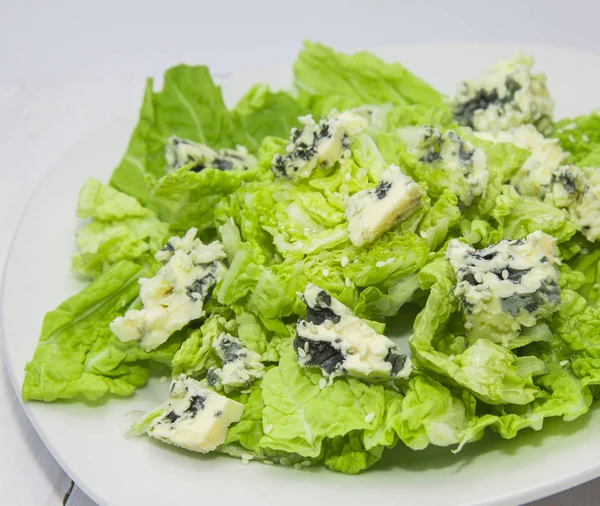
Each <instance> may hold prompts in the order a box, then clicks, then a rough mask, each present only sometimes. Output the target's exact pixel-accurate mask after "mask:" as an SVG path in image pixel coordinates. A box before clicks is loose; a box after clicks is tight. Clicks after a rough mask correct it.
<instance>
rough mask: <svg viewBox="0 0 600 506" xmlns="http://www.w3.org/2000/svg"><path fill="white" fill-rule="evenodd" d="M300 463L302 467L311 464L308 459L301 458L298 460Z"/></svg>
mask: <svg viewBox="0 0 600 506" xmlns="http://www.w3.org/2000/svg"><path fill="white" fill-rule="evenodd" d="M300 464H301V465H302V467H310V466H312V464H311V463H310V460H303V461H302V462H300Z"/></svg>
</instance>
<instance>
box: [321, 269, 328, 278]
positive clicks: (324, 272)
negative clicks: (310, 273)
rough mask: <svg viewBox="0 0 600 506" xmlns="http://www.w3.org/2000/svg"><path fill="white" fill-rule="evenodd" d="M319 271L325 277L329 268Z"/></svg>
mask: <svg viewBox="0 0 600 506" xmlns="http://www.w3.org/2000/svg"><path fill="white" fill-rule="evenodd" d="M321 273H322V274H323V276H325V277H327V276H329V269H323V270H322V271H321Z"/></svg>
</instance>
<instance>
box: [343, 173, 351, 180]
mask: <svg viewBox="0 0 600 506" xmlns="http://www.w3.org/2000/svg"><path fill="white" fill-rule="evenodd" d="M351 179H352V176H351V175H350V173H348V174H346V175H345V176H344V180H345V181H346V182H349V181H350V180H351Z"/></svg>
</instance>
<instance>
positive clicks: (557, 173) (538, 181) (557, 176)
mask: <svg viewBox="0 0 600 506" xmlns="http://www.w3.org/2000/svg"><path fill="white" fill-rule="evenodd" d="M475 135H476V136H477V137H479V138H480V139H484V140H488V141H492V142H508V143H512V144H514V145H515V146H518V147H519V148H523V149H526V150H528V151H529V152H530V153H531V155H530V156H529V158H528V159H527V160H526V161H525V163H524V164H523V166H522V167H521V169H519V172H517V174H516V175H515V176H514V177H513V178H512V179H511V181H510V183H511V184H512V185H513V186H514V187H515V188H516V189H517V191H518V192H519V193H520V194H521V195H526V196H529V197H537V198H539V199H540V200H543V201H547V202H549V203H551V204H554V205H556V206H557V207H566V206H567V205H568V204H569V203H570V200H571V199H570V198H568V199H565V197H566V195H565V191H567V192H568V189H569V186H570V184H571V183H569V180H573V181H572V182H573V183H574V182H575V181H574V180H575V179H577V178H579V176H578V175H577V174H576V172H577V170H578V169H576V168H575V169H571V168H570V167H563V166H562V163H563V160H564V159H565V156H566V155H565V153H564V151H563V150H562V149H561V148H560V146H559V144H558V139H548V138H546V137H544V136H543V135H542V134H541V133H540V132H539V131H538V130H537V128H535V127H534V126H533V125H521V126H519V127H516V128H511V129H510V130H506V131H502V132H476V133H475ZM561 167H563V168H561ZM569 173H571V174H569ZM561 182H564V183H566V185H561Z"/></svg>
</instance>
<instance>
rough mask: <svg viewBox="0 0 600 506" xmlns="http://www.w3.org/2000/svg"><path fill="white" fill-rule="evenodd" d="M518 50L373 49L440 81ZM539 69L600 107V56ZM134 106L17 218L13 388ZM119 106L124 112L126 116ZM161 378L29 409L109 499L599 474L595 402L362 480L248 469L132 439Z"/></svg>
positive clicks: (262, 76)
mask: <svg viewBox="0 0 600 506" xmlns="http://www.w3.org/2000/svg"><path fill="white" fill-rule="evenodd" d="M517 49H518V48H517V47H516V46H512V45H506V44H494V45H454V44H453V45H431V46H415V47H395V48H384V49H381V50H379V51H376V53H377V54H379V55H380V56H382V57H383V58H385V59H388V60H390V61H393V60H396V61H400V62H402V63H403V64H405V65H406V66H407V67H408V68H410V69H411V70H413V71H414V72H415V73H416V74H417V75H420V76H421V77H423V78H424V79H426V80H428V81H429V82H431V83H432V84H433V85H434V86H436V87H438V88H439V89H441V90H442V91H444V92H446V93H449V94H452V93H453V91H454V89H455V86H456V84H457V83H458V82H459V81H460V80H461V79H464V78H468V77H470V76H473V75H474V74H477V73H478V72H479V71H481V70H483V69H485V68H487V67H489V66H490V65H491V64H492V63H494V62H495V61H496V60H497V59H499V58H501V57H504V56H507V55H509V54H511V53H513V52H514V51H515V50H517ZM525 49H526V50H527V51H528V52H530V53H532V54H534V55H535V56H536V57H537V65H536V69H539V70H540V71H544V72H546V74H547V75H548V81H549V86H550V89H551V92H552V95H553V96H554V98H555V99H556V102H557V111H556V112H557V117H560V116H564V115H575V114H585V113H587V112H589V111H590V110H591V109H593V108H596V107H598V106H600V99H599V98H598V92H597V83H598V82H600V58H599V57H597V56H595V55H593V54H587V53H582V52H577V51H572V50H569V49H562V48H551V47H539V46H532V47H526V48H525ZM256 81H263V82H267V83H269V84H272V85H274V86H288V85H289V84H290V83H291V70H290V68H288V67H286V68H285V69H282V68H276V69H270V70H265V71H260V72H253V73H251V74H247V75H243V76H238V77H235V78H231V79H229V80H228V81H227V82H226V83H225V84H224V86H223V88H224V92H225V97H226V100H227V101H228V103H230V104H231V103H233V102H234V101H235V100H237V99H238V98H239V97H240V96H241V95H242V94H243V93H244V91H245V90H246V89H247V88H248V87H249V86H250V85H251V84H253V83H254V82H256ZM138 105H139V104H132V108H131V111H128V115H127V116H126V117H125V118H124V119H122V120H119V121H116V122H115V123H114V124H111V125H109V126H108V127H106V128H105V129H103V130H101V131H98V132H97V133H96V134H95V135H93V136H90V137H88V138H86V139H84V140H82V141H81V142H78V143H77V144H75V145H74V146H73V147H72V148H71V149H70V150H69V151H68V152H67V153H66V154H65V155H64V157H63V158H62V160H61V161H60V163H59V164H58V165H57V166H56V167H55V168H54V170H52V171H51V172H50V173H49V175H48V176H47V177H46V178H45V179H44V180H43V182H42V184H41V185H40V187H39V189H38V191H37V192H36V193H35V196H34V197H33V199H32V201H31V202H30V204H29V207H28V209H27V211H26V212H25V215H24V216H23V219H22V221H21V225H20V228H19V231H18V233H17V234H16V236H15V238H14V242H13V245H12V250H11V252H10V255H9V259H8V263H7V268H6V275H5V277H4V280H5V281H4V282H5V284H4V287H3V293H2V301H1V302H2V304H1V308H2V315H3V327H4V329H3V330H4V331H3V336H4V355H5V359H6V361H7V365H8V371H9V373H10V376H11V379H12V381H13V383H14V385H15V388H16V390H17V392H19V391H20V388H21V384H22V382H23V377H24V372H23V366H24V365H25V363H26V362H27V361H28V360H29V359H30V357H31V356H32V354H33V350H34V349H35V346H36V342H37V339H38V332H39V329H40V324H41V321H42V318H43V315H44V313H45V312H46V311H48V310H50V309H52V308H54V307H55V306H56V305H57V304H58V303H60V302H61V301H62V300H64V299H65V298H66V297H68V296H69V295H71V294H73V293H75V292H77V291H78V290H79V289H80V288H81V284H80V283H78V282H76V281H75V280H74V279H73V278H72V277H71V276H70V275H69V263H70V256H71V254H72V253H73V251H74V244H73V232H74V230H75V227H76V220H75V217H74V210H75V203H76V198H77V192H78V190H79V188H80V186H81V185H82V183H83V182H84V181H85V180H86V178H88V177H89V176H95V177H97V178H99V179H101V180H104V181H106V180H108V178H109V175H110V173H111V170H112V168H113V167H114V166H116V164H117V163H118V161H119V159H120V157H121V155H122V153H123V152H124V150H125V146H126V143H127V140H128V137H129V134H130V131H131V129H132V127H133V125H134V124H135V121H136V108H137V106H138ZM122 112H123V111H116V113H117V114H121V113H122ZM166 391H167V385H165V384H160V383H159V381H157V380H153V381H151V382H150V384H149V385H148V386H146V387H145V388H142V389H140V390H139V391H138V392H137V393H136V394H135V396H133V397H132V398H128V399H110V400H108V401H103V402H98V403H95V404H94V405H93V406H91V405H85V404H83V403H76V402H62V403H54V404H43V403H29V404H26V405H25V410H26V412H27V414H28V416H29V418H30V419H31V421H32V422H33V424H34V426H35V428H36V430H37V431H38V433H39V434H40V436H41V437H42V439H43V440H44V442H45V443H46V445H47V446H48V448H50V451H51V452H52V453H53V454H54V456H55V457H56V459H57V460H58V462H59V463H60V464H61V465H62V466H63V467H64V469H65V470H66V471H67V473H69V475H70V476H71V477H72V478H73V479H74V480H75V481H76V482H77V484H78V485H79V486H80V487H81V488H82V489H83V490H84V491H85V492H86V493H87V494H89V496H90V497H91V498H92V499H94V500H95V501H97V502H98V503H101V504H110V505H115V506H132V505H137V504H144V505H145V506H153V505H157V506H158V505H160V506H164V505H165V504H169V505H173V504H195V503H196V504H236V503H237V502H240V503H243V504H246V505H249V506H250V505H270V504H273V505H278V506H279V505H280V504H281V503H285V504H286V505H287V506H296V505H297V506H306V505H307V504H327V505H329V506H336V505H340V506H341V505H343V506H348V505H353V504H356V505H359V504H360V505H362V504H380V505H384V504H389V505H392V504H393V505H397V504H407V505H409V504H418V505H439V504H444V505H446V506H452V505H461V506H465V505H497V504H519V503H523V502H527V501H531V500H534V499H536V498H539V497H542V496H544V495H549V494H551V493H554V492H557V491H560V490H563V489H565V488H568V487H571V486H574V485H577V484H579V483H581V482H584V481H586V480H590V479H592V478H595V477H597V476H598V475H600V460H599V459H598V455H600V431H598V430H597V428H596V427H597V425H598V424H599V423H600V412H599V411H598V410H597V409H593V410H592V412H591V414H589V415H587V416H584V417H582V418H580V419H579V420H577V421H575V422H573V423H561V422H560V421H556V420H552V421H550V422H548V423H547V426H546V427H545V428H544V430H543V431H542V432H539V433H534V432H532V431H524V432H523V433H522V434H520V435H519V436H518V437H517V438H515V439H514V440H512V441H503V440H499V439H497V438H495V437H488V438H486V440H484V441H482V442H479V443H476V444H472V445H468V446H467V448H466V449H465V450H464V451H463V452H461V453H460V454H458V455H456V456H455V455H453V454H452V453H450V451H449V450H448V449H437V448H435V449H431V450H427V451H424V452H412V451H408V450H399V451H396V452H391V453H390V455H389V456H388V457H384V462H383V464H382V465H378V466H377V467H376V468H375V469H373V470H371V471H368V472H366V473H365V474H362V475H360V476H344V475H341V474H335V473H331V472H328V471H325V470H323V469H308V470H304V471H302V472H300V471H296V470H294V469H290V468H283V467H274V466H264V465H261V464H251V465H247V466H244V465H241V464H240V461H238V460H234V459H231V458H227V457H224V456H215V457H213V456H209V457H202V456H198V455H195V454H192V453H188V452H185V451H179V450H177V449H174V448H171V447H168V446H166V445H162V444H160V443H157V442H153V441H149V440H148V439H144V438H138V439H126V438H125V437H124V436H123V434H124V432H125V431H126V430H127V428H128V419H127V417H126V416H125V414H126V413H127V412H129V411H130V410H140V409H141V410H147V409H150V408H152V407H154V406H155V405H156V404H158V403H159V402H161V401H162V400H163V399H164V397H165V396H166Z"/></svg>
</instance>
